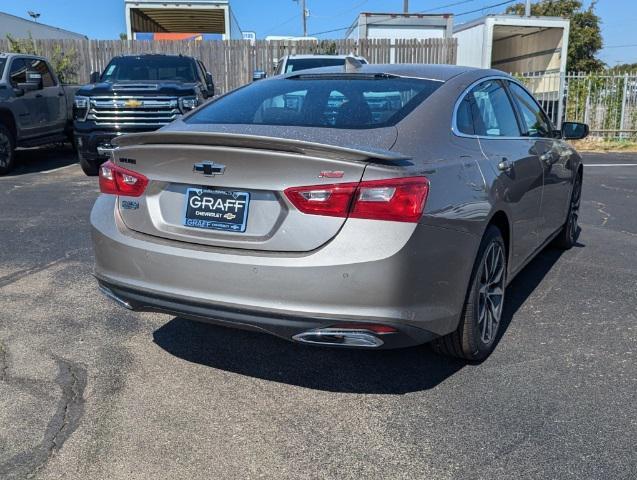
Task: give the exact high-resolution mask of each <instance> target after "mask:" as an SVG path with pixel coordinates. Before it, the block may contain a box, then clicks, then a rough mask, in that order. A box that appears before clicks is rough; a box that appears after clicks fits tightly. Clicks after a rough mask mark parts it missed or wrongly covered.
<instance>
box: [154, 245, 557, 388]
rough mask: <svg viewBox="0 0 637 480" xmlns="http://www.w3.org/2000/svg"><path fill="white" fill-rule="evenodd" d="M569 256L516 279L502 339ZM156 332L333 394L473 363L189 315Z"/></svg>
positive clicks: (549, 252) (426, 379)
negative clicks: (303, 340) (289, 336)
mask: <svg viewBox="0 0 637 480" xmlns="http://www.w3.org/2000/svg"><path fill="white" fill-rule="evenodd" d="M561 254H562V252H561V251H559V250H554V249H546V250H544V251H543V252H541V253H540V254H539V255H538V257H537V258H536V259H535V260H533V261H532V262H531V263H530V264H529V265H528V266H527V267H526V268H525V269H524V270H523V271H522V272H521V273H520V274H519V275H518V276H517V278H516V279H515V280H514V281H513V282H512V283H511V285H510V286H509V288H508V289H507V295H508V300H507V306H506V308H505V311H504V314H503V319H502V321H503V324H502V327H503V328H502V329H501V333H500V338H502V335H503V334H504V333H505V332H506V329H507V327H508V326H509V324H510V323H511V320H512V318H513V316H514V315H515V313H516V312H517V310H518V309H519V308H520V307H521V306H522V304H523V303H524V302H525V300H526V299H527V298H528V296H529V295H531V293H532V292H533V291H534V290H535V288H536V287H537V286H538V285H539V284H540V282H541V281H542V279H543V278H544V276H545V275H546V273H547V272H548V271H549V270H550V269H551V268H552V267H553V265H554V264H555V262H557V260H558V259H559V258H560V256H561ZM153 338H154V342H155V343H156V344H157V345H158V346H160V347H161V348H162V349H164V350H165V351H167V352H168V353H170V354H172V355H175V356H176V357H179V358H182V359H184V360H186V361H189V362H193V363H197V364H200V365H206V366H209V367H213V368H217V369H220V370H225V371H228V372H234V373H238V374H241V375H247V376H250V377H255V378H261V379H264V380H269V381H273V382H281V383H286V384H290V385H297V386H300V387H305V388H311V389H316V390H323V391H330V392H345V393H368V394H405V393H410V392H417V391H422V390H427V389H430V388H433V387H435V386H436V385H438V384H439V383H441V382H443V381H444V380H446V379H447V378H449V377H450V376H451V375H453V374H454V373H456V372H458V371H459V370H460V369H462V368H463V367H465V366H467V365H468V364H467V362H463V361H460V360H456V359H453V358H448V357H444V356H440V355H437V354H435V353H433V352H432V351H431V350H430V349H429V348H427V347H414V348H406V349H400V350H381V351H369V350H340V349H334V348H324V347H312V346H307V345H300V344H295V343H291V342H288V341H285V340H282V339H280V338H276V337H273V336H269V335H267V334H262V333H257V332H248V331H243V330H235V329H229V328H224V327H217V326H213V325H207V324H203V323H198V322H194V321H190V320H187V319H183V318H174V319H173V320H171V321H170V322H168V323H166V324H165V325H163V326H162V327H160V328H159V329H157V330H155V332H154V333H153ZM498 341H499V339H498Z"/></svg>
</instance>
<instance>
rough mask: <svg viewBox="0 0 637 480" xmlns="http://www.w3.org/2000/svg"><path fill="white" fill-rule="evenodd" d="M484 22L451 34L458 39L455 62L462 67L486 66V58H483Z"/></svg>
mask: <svg viewBox="0 0 637 480" xmlns="http://www.w3.org/2000/svg"><path fill="white" fill-rule="evenodd" d="M485 29H486V26H485V25H484V24H480V25H476V26H474V27H471V28H467V29H466V30H462V31H459V32H456V33H454V34H453V36H454V38H457V39H458V56H457V62H456V63H457V64H458V65H462V66H463V67H476V68H488V67H489V65H485V63H486V62H488V59H485V58H483V47H484V41H485V38H484V37H485Z"/></svg>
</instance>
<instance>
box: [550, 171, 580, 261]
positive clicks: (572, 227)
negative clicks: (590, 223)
mask: <svg viewBox="0 0 637 480" xmlns="http://www.w3.org/2000/svg"><path fill="white" fill-rule="evenodd" d="M581 201H582V173H581V172H579V173H578V174H577V177H576V178H575V183H574V184H573V191H572V192H571V202H570V203H569V206H568V214H567V216H566V223H564V226H563V227H562V230H560V233H559V234H558V235H557V237H555V240H553V245H555V246H556V247H557V248H561V249H562V250H568V249H570V248H572V247H573V246H574V245H575V244H576V243H577V237H578V236H579V225H578V221H579V209H580V203H581Z"/></svg>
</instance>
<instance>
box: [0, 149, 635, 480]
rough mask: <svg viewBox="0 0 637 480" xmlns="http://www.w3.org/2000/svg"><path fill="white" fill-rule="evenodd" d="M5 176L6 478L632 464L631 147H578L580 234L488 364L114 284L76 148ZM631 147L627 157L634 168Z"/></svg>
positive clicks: (1, 307) (394, 473) (527, 298)
mask: <svg viewBox="0 0 637 480" xmlns="http://www.w3.org/2000/svg"><path fill="white" fill-rule="evenodd" d="M19 158H20V161H21V163H22V164H21V165H20V166H19V167H18V168H17V169H16V170H15V171H14V172H13V173H12V174H11V175H9V176H6V177H2V178H0V205H2V207H1V208H0V312H1V314H0V478H3V479H24V478H31V477H36V478H43V479H54V478H55V479H61V478H64V479H69V478H73V479H75V478H78V479H79V478H81V479H86V478H90V479H137V478H139V479H141V478H179V479H198V478H201V479H204V478H205V479H210V478H257V477H263V478H295V479H297V478H362V477H370V478H410V479H412V478H435V479H446V478H454V479H465V478H467V479H468V478H471V479H478V478H484V479H494V478H498V479H502V478H516V479H520V478H522V479H524V478H529V479H531V478H533V479H535V478H560V479H570V478H572V479H583V478H591V479H600V478H612V479H634V478H635V477H636V476H637V454H636V453H635V452H636V451H637V359H636V353H637V332H636V328H635V326H636V325H637V313H636V305H637V254H636V253H635V252H636V251H637V216H636V215H635V212H636V211H637V154H633V155H631V154H605V155H600V154H587V155H585V162H586V164H587V166H586V167H585V180H584V182H585V183H584V196H583V205H582V208H583V211H582V218H581V225H582V232H581V235H580V238H579V244H578V245H577V246H576V247H575V248H573V249H572V250H570V251H568V252H565V253H562V252H560V251H557V250H553V249H547V250H545V251H544V252H542V253H541V254H540V256H539V258H537V259H536V260H535V261H533V262H532V263H531V264H530V265H529V266H528V267H527V268H526V269H525V270H524V271H523V272H522V273H521V274H520V275H519V277H518V278H517V279H516V280H515V281H514V282H513V284H512V285H511V286H510V288H509V289H508V292H507V294H508V305H507V310H506V312H505V326H506V329H505V331H504V334H503V336H502V338H501V340H500V343H499V345H498V347H497V349H496V351H495V353H494V354H493V355H492V356H491V357H490V358H489V359H487V360H486V361H485V362H483V363H482V364H479V365H466V364H464V363H461V362H457V361H454V360H449V359H447V358H444V357H439V356H436V355H435V354H434V353H432V352H430V351H429V350H428V349H427V348H422V347H421V348H412V349H408V350H398V351H381V352H369V351H344V350H330V349H317V348H309V347H306V346H300V345H295V344H291V343H287V342H285V341H282V340H279V339H276V338H272V337H269V336H265V335H262V334H257V333H248V332H243V331H235V330H227V329H224V328H220V327H213V326H209V325H200V324H197V323H193V322H191V321H187V320H183V319H179V318H172V317H169V316H167V315H159V314H136V313H129V312H127V311H125V310H124V309H122V308H120V307H118V306H116V305H114V304H112V303H110V302H109V301H108V300H105V299H104V298H103V297H102V296H101V295H100V294H98V292H97V288H96V284H95V282H94V280H93V278H92V276H91V269H92V258H91V255H92V254H91V243H90V236H89V224H88V216H89V211H90V208H91V206H92V203H93V201H94V199H95V197H96V196H97V194H98V189H97V182H96V180H95V179H94V178H88V177H85V176H84V175H83V173H82V172H81V170H80V168H79V166H78V165H77V164H75V163H74V161H75V160H74V155H73V152H72V151H71V150H63V151H59V150H55V149H52V148H51V149H40V150H27V151H21V152H20V153H19ZM633 164H634V165H633Z"/></svg>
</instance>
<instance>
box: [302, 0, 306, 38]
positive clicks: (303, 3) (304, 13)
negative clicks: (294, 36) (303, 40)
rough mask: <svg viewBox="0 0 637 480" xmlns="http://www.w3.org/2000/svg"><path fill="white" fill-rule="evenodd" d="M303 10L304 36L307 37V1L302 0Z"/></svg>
mask: <svg viewBox="0 0 637 480" xmlns="http://www.w3.org/2000/svg"><path fill="white" fill-rule="evenodd" d="M301 8H302V9H303V11H302V12H301V14H302V15H303V36H304V37H307V8H305V0H301Z"/></svg>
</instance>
